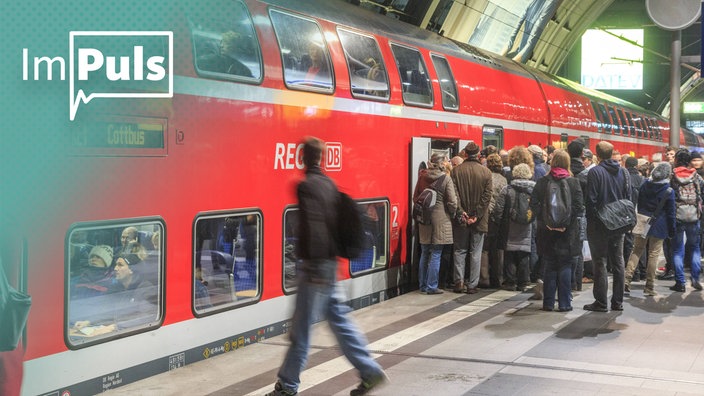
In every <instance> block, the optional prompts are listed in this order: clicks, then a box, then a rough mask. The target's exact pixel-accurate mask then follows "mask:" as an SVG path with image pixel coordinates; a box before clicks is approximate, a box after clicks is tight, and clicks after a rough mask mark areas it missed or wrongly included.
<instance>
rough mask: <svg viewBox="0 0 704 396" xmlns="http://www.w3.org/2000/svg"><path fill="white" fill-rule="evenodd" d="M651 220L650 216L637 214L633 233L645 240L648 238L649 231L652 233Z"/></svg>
mask: <svg viewBox="0 0 704 396" xmlns="http://www.w3.org/2000/svg"><path fill="white" fill-rule="evenodd" d="M650 219H651V217H650V216H646V215H644V214H640V213H636V226H635V227H633V231H631V232H632V233H633V234H635V235H638V236H640V237H643V238H645V237H647V236H648V231H650Z"/></svg>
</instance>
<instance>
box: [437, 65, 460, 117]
mask: <svg viewBox="0 0 704 396" xmlns="http://www.w3.org/2000/svg"><path fill="white" fill-rule="evenodd" d="M430 59H431V60H432V61H433V66H435V71H436V72H437V74H438V80H440V91H441V92H442V107H443V108H444V109H445V110H458V109H459V108H460V106H459V97H458V96H457V86H456V85H455V78H454V77H453V76H452V69H450V64H449V63H447V59H445V58H443V57H441V56H438V55H431V56H430Z"/></svg>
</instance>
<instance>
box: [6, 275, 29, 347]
mask: <svg viewBox="0 0 704 396" xmlns="http://www.w3.org/2000/svg"><path fill="white" fill-rule="evenodd" d="M31 305H32V298H31V297H30V296H28V295H26V294H24V293H20V292H18V291H17V290H15V289H14V288H13V287H12V286H10V283H9V282H8V281H7V276H6V275H5V270H4V269H3V267H2V264H0V318H2V320H1V321H0V351H14V350H15V348H17V344H18V343H19V341H20V338H22V333H23V332H24V326H25V325H26V324H27V316H28V315H29V308H30V306H31Z"/></svg>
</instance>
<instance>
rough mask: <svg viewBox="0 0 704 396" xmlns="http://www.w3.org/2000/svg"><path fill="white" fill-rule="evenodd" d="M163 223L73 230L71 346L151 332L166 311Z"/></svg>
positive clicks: (69, 295)
mask: <svg viewBox="0 0 704 396" xmlns="http://www.w3.org/2000/svg"><path fill="white" fill-rule="evenodd" d="M161 235H163V225H162V223H160V222H155V221H150V222H134V223H121V224H116V223H114V222H113V223H111V224H109V225H97V226H96V225H93V226H78V227H74V228H73V229H72V230H71V231H70V234H69V237H68V241H69V243H68V247H67V256H68V261H67V262H68V274H69V277H68V283H67V301H68V307H67V309H66V312H67V316H68V319H67V321H66V323H67V333H68V337H67V338H68V340H69V343H70V345H72V346H80V345H84V344H87V343H92V342H94V341H96V340H99V339H103V338H106V337H111V336H115V335H119V334H121V333H124V332H133V331H135V330H140V329H148V328H150V327H152V326H154V325H156V324H158V323H159V321H160V320H161V312H162V305H163V304H162V301H161V295H162V289H163V287H162V279H163V268H164V263H163V255H162V252H163V242H162V238H161Z"/></svg>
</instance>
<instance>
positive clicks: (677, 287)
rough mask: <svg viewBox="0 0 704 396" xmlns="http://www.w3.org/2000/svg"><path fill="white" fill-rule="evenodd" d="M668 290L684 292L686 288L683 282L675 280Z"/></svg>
mask: <svg viewBox="0 0 704 396" xmlns="http://www.w3.org/2000/svg"><path fill="white" fill-rule="evenodd" d="M670 290H672V291H676V292H684V291H685V290H686V288H685V287H684V284H682V283H679V282H675V284H674V285H672V286H670Z"/></svg>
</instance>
